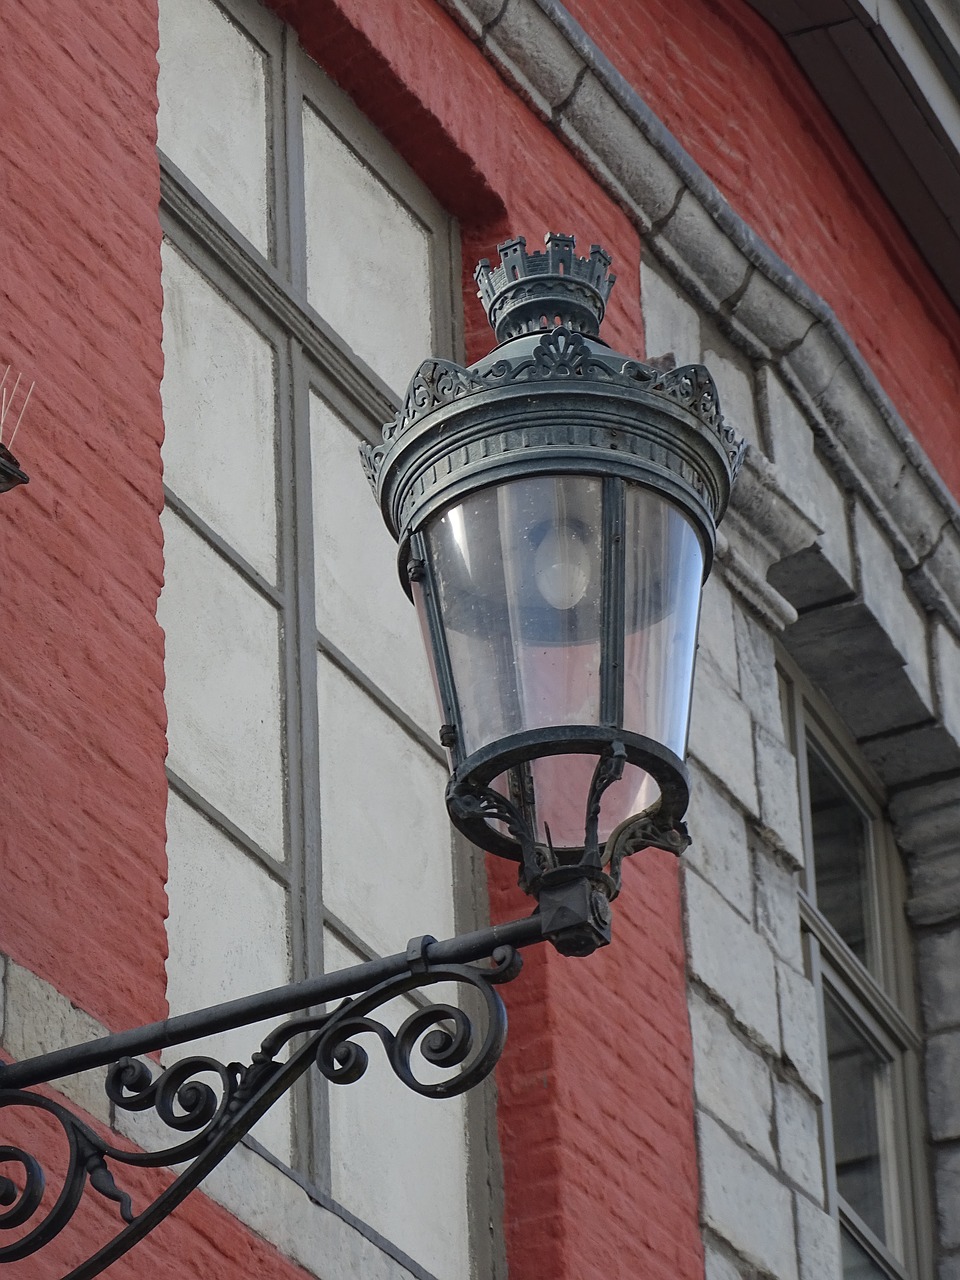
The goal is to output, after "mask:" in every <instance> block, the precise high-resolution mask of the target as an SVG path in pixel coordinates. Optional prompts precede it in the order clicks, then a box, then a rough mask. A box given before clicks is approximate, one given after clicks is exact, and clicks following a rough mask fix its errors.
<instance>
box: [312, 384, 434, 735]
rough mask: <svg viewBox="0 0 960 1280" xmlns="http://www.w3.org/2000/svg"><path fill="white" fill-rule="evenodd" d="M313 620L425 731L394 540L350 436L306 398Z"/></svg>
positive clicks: (420, 667)
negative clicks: (307, 408)
mask: <svg viewBox="0 0 960 1280" xmlns="http://www.w3.org/2000/svg"><path fill="white" fill-rule="evenodd" d="M310 442H311V453H312V459H313V512H314V524H313V529H314V564H315V573H316V584H317V589H316V602H317V626H318V627H319V629H320V630H321V631H322V632H323V634H324V635H325V636H327V637H328V638H329V639H330V640H332V641H333V643H334V644H335V645H337V647H338V648H340V649H342V650H343V652H344V653H345V654H346V655H347V656H348V657H349V658H350V659H352V661H354V662H355V663H356V664H357V666H358V667H360V668H361V669H362V670H363V671H364V672H365V673H366V674H367V675H368V676H370V678H371V679H372V680H373V681H374V682H375V683H376V684H377V685H378V686H379V687H380V688H381V689H382V690H383V692H384V693H385V694H387V696H388V697H389V698H391V699H392V700H393V701H394V702H396V703H397V705H398V706H400V707H402V708H403V710H404V711H406V712H407V714H408V715H409V716H411V717H412V718H413V719H414V720H415V721H416V722H417V723H418V724H419V725H420V726H421V727H422V728H423V729H424V730H425V731H426V732H427V733H429V734H431V735H432V736H433V735H436V734H437V733H438V732H439V727H440V722H441V715H440V711H439V708H438V707H437V699H436V695H435V693H434V690H433V682H432V680H431V678H430V671H429V668H428V666H427V658H426V652H425V650H424V647H423V641H422V640H421V637H420V629H419V625H418V623H417V614H416V610H415V609H414V607H413V605H412V604H411V603H410V601H409V599H408V598H407V596H406V594H405V592H404V590H403V588H402V587H401V586H400V582H399V579H398V576H397V545H396V543H395V542H394V541H393V539H392V538H391V537H390V534H389V533H388V532H387V529H386V526H385V525H384V523H383V518H382V516H381V515H380V508H379V506H378V505H377V502H376V500H375V499H374V497H373V494H372V493H371V492H370V486H369V484H368V483H367V480H366V477H365V476H364V474H363V469H362V468H361V466H360V457H359V454H358V452H357V444H358V440H357V437H356V436H355V435H354V433H353V432H352V431H351V430H350V429H349V428H348V427H347V425H346V424H345V423H344V422H343V421H342V420H341V419H340V418H339V417H338V416H337V414H335V413H334V412H333V410H332V409H331V408H330V407H329V405H327V404H326V403H325V402H324V401H323V400H321V399H320V397H319V396H316V395H312V396H311V397H310Z"/></svg>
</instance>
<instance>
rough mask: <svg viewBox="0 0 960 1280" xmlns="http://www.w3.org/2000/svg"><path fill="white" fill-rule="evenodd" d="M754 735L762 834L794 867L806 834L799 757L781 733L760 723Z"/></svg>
mask: <svg viewBox="0 0 960 1280" xmlns="http://www.w3.org/2000/svg"><path fill="white" fill-rule="evenodd" d="M753 734H754V751H755V753H756V760H757V790H758V792H759V794H760V823H761V826H762V831H763V834H764V836H765V837H766V838H767V839H768V840H770V841H771V843H772V844H774V845H775V846H776V847H777V848H778V849H779V850H780V851H781V853H783V855H784V856H785V857H786V858H788V859H789V861H790V862H791V863H792V865H793V866H795V867H800V866H801V865H802V864H803V834H802V831H801V827H800V790H799V783H798V779H797V762H796V759H795V758H794V755H793V752H792V751H791V750H790V749H789V747H787V745H786V743H785V742H784V741H783V739H782V737H781V736H780V735H779V734H778V735H776V736H774V734H772V733H768V732H767V730H766V729H764V728H762V726H760V725H754V729H753Z"/></svg>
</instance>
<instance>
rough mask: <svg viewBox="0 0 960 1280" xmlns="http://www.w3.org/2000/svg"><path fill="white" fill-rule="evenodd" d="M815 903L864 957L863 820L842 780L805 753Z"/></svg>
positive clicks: (866, 834) (865, 927)
mask: <svg viewBox="0 0 960 1280" xmlns="http://www.w3.org/2000/svg"><path fill="white" fill-rule="evenodd" d="M808 772H809V778H810V817H811V824H812V831H813V860H814V874H815V876H816V887H817V906H818V907H819V909H820V910H821V911H822V912H823V914H824V915H825V916H826V918H827V920H829V922H830V923H831V924H832V925H833V927H834V929H836V931H837V933H839V934H840V937H841V938H843V940H844V942H845V943H846V944H847V946H848V947H849V948H850V950H851V951H852V952H853V953H854V955H855V956H856V957H857V959H858V960H859V961H860V962H861V963H862V964H864V965H865V964H866V963H867V955H868V950H867V912H866V902H867V847H868V846H867V840H868V832H867V821H866V819H865V818H864V816H863V813H862V812H861V811H860V809H859V808H858V807H857V806H856V805H855V804H854V802H853V800H852V799H851V797H850V796H849V795H848V794H847V792H846V791H845V790H844V788H843V787H842V786H841V784H840V783H839V782H838V781H837V779H836V778H835V777H834V775H833V774H832V773H830V772H829V770H828V769H827V768H826V766H825V765H824V763H823V762H822V761H821V760H820V758H819V757H818V756H817V755H816V754H815V753H814V752H813V751H812V750H811V751H810V752H809V753H808Z"/></svg>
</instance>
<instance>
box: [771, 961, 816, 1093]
mask: <svg viewBox="0 0 960 1280" xmlns="http://www.w3.org/2000/svg"><path fill="white" fill-rule="evenodd" d="M777 993H778V996H779V1001H780V1031H781V1034H782V1037H783V1057H784V1060H785V1061H786V1062H787V1063H789V1065H790V1066H792V1067H793V1069H794V1070H795V1071H796V1073H797V1075H798V1076H799V1077H800V1079H801V1080H802V1081H803V1083H804V1084H805V1085H806V1086H807V1088H808V1089H809V1090H810V1092H811V1093H812V1094H813V1095H814V1097H816V1098H822V1097H823V1089H824V1071H823V1058H822V1055H821V1052H820V1015H819V1009H818V1006H817V994H816V991H815V990H814V987H813V983H812V982H809V981H808V980H807V978H805V977H804V976H803V974H802V973H798V972H797V971H796V969H793V968H791V967H790V965H787V964H784V963H783V962H782V961H777Z"/></svg>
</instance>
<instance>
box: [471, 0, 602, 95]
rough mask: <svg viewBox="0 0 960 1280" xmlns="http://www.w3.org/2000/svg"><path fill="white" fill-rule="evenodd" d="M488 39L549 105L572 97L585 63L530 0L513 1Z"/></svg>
mask: <svg viewBox="0 0 960 1280" xmlns="http://www.w3.org/2000/svg"><path fill="white" fill-rule="evenodd" d="M488 40H489V42H490V44H491V46H492V47H493V48H496V49H499V50H500V51H501V52H502V53H503V54H504V55H505V56H506V58H507V59H509V61H510V64H511V66H512V67H513V68H515V69H516V71H517V72H518V73H519V76H520V77H521V78H522V80H523V81H525V82H526V83H527V84H528V85H529V86H530V87H531V88H532V90H533V91H534V93H535V94H536V95H537V96H538V97H540V98H541V99H542V101H543V102H544V103H545V104H546V105H547V107H549V108H551V109H552V108H554V107H557V106H559V104H560V103H561V102H563V101H564V100H565V99H566V98H568V97H569V96H570V94H571V92H572V91H573V87H574V85H575V84H576V80H577V76H578V75H579V73H580V70H581V69H582V67H583V62H582V60H581V59H580V58H579V57H578V55H577V53H576V51H575V50H574V49H573V47H572V46H571V45H570V44H569V42H568V41H567V40H566V39H565V38H564V36H563V35H562V34H561V33H560V32H559V31H558V30H557V28H556V27H555V26H554V24H553V23H552V22H551V21H550V19H549V18H548V17H547V15H546V14H545V13H544V12H543V10H542V9H539V8H538V7H537V6H536V5H535V4H532V3H531V0H510V3H509V4H508V5H507V7H506V9H505V10H504V13H503V17H502V18H501V19H500V21H499V22H498V23H497V24H496V26H495V27H494V28H493V29H492V30H491V32H490V33H489V35H488Z"/></svg>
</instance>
